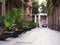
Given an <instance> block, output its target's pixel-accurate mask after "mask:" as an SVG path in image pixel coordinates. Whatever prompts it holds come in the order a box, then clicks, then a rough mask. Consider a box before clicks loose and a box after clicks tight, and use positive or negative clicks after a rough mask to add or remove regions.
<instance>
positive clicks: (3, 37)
mask: <svg viewBox="0 0 60 45" xmlns="http://www.w3.org/2000/svg"><path fill="white" fill-rule="evenodd" d="M7 38H8V35H6V34H5V33H0V40H6V39H7Z"/></svg>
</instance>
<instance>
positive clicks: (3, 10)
mask: <svg viewBox="0 0 60 45" xmlns="http://www.w3.org/2000/svg"><path fill="white" fill-rule="evenodd" d="M4 14H5V0H2V15H4Z"/></svg>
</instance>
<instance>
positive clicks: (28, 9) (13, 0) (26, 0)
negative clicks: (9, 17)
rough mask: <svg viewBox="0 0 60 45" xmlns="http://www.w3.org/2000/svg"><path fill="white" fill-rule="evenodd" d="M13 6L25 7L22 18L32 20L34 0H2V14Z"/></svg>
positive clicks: (0, 6)
mask: <svg viewBox="0 0 60 45" xmlns="http://www.w3.org/2000/svg"><path fill="white" fill-rule="evenodd" d="M12 8H23V15H22V18H23V19H25V20H32V0H23V1H22V0H18V1H17V0H0V9H1V10H0V14H2V15H3V14H5V13H6V11H10V10H12Z"/></svg>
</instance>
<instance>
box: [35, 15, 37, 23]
mask: <svg viewBox="0 0 60 45" xmlns="http://www.w3.org/2000/svg"><path fill="white" fill-rule="evenodd" d="M36 19H37V17H36V15H35V19H34V20H35V23H37V21H36Z"/></svg>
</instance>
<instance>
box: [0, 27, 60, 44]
mask: <svg viewBox="0 0 60 45" xmlns="http://www.w3.org/2000/svg"><path fill="white" fill-rule="evenodd" d="M0 45H60V32H58V31H55V30H51V29H49V28H35V29H32V30H31V31H28V32H26V33H23V34H21V35H19V37H18V38H8V39H7V41H0Z"/></svg>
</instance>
